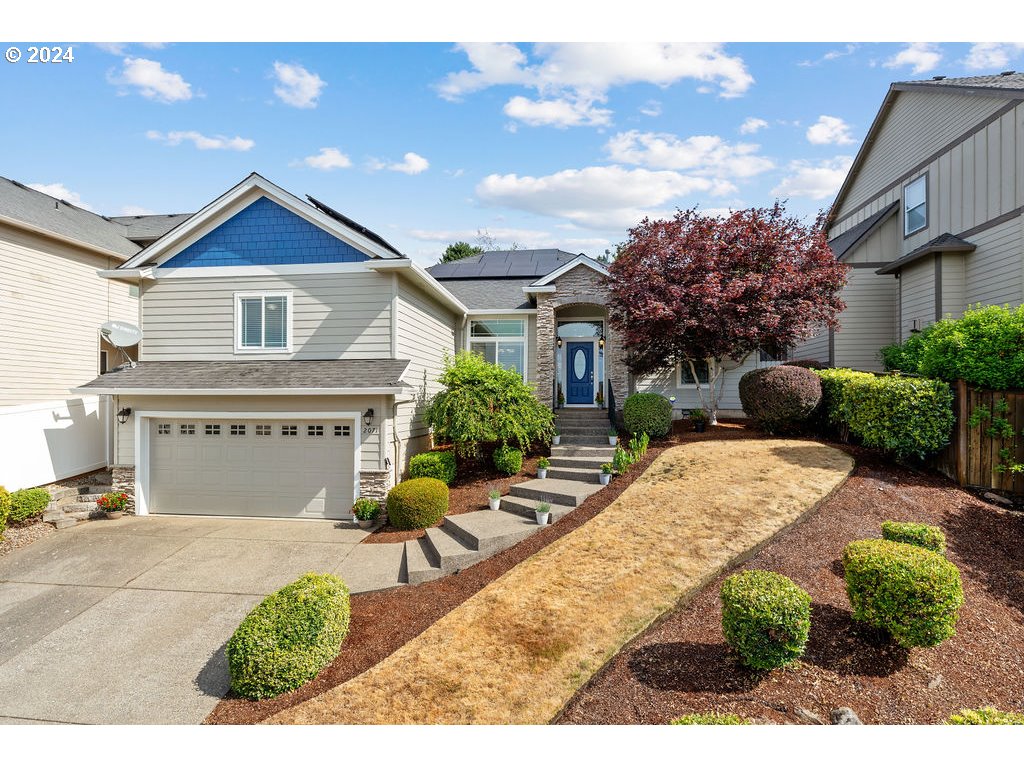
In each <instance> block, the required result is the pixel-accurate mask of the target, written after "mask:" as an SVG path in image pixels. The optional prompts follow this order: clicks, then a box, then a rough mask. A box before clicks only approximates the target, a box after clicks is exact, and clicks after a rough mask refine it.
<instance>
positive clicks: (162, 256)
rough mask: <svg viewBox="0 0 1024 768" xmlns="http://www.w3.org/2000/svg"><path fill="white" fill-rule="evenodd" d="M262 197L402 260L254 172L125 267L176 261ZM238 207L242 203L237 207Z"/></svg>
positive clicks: (363, 247)
mask: <svg viewBox="0 0 1024 768" xmlns="http://www.w3.org/2000/svg"><path fill="white" fill-rule="evenodd" d="M250 193H253V194H250ZM247 197H251V198H252V200H247ZM259 197H267V198H269V199H270V200H272V201H273V202H275V203H278V204H279V205H281V206H282V207H284V208H287V209H288V210H289V211H291V212H292V213H294V214H295V215H297V216H301V217H302V218H303V219H305V220H306V221H308V222H309V223H310V224H313V225H315V226H318V227H320V228H321V229H323V230H326V231H327V232H330V233H331V234H333V235H335V236H336V237H338V239H340V240H342V241H343V242H346V243H348V244H349V245H351V246H352V247H353V248H356V249H358V250H360V251H362V252H363V253H365V254H367V255H368V256H372V257H377V258H382V259H394V258H398V257H397V255H396V254H395V253H393V252H391V251H390V250H388V249H386V248H383V247H382V246H380V245H378V244H377V243H375V242H373V241H372V240H370V239H369V238H368V237H366V236H364V235H362V234H360V233H359V232H357V231H356V230H354V229H351V228H350V227H347V226H345V225H344V224H342V223H341V222H340V221H338V220H337V219H334V218H332V217H331V216H328V215H327V214H325V213H323V212H322V211H320V210H319V209H318V208H315V207H313V206H312V205H311V204H309V203H305V202H303V201H302V200H300V199H299V198H297V197H296V196H295V195H293V194H292V193H291V192H288V191H287V190H285V189H282V188H281V187H279V186H277V185H276V184H274V183H273V182H271V181H268V180H267V179H265V178H263V177H262V176H260V175H259V174H257V173H252V174H250V175H249V176H248V177H246V178H245V179H243V180H242V181H241V182H239V183H238V184H236V185H235V186H234V187H232V188H231V189H229V190H228V191H227V192H225V193H224V194H223V195H221V196H220V197H218V198H217V199H216V200H214V201H213V202H211V203H209V204H208V205H207V206H206V207H205V208H203V209H202V210H201V211H199V212H198V213H195V214H194V215H193V216H192V217H191V218H188V219H186V220H185V221H184V222H182V223H181V224H179V225H178V226H177V227H175V228H174V229H172V230H171V231H170V232H168V233H167V234H166V235H164V236H163V237H161V238H159V239H157V240H156V241H154V242H153V243H150V244H149V245H148V246H146V247H145V248H143V249H142V250H141V251H139V253H137V254H136V255H135V256H133V257H131V258H130V259H129V260H128V261H126V262H125V264H124V266H125V267H128V268H133V267H137V266H139V265H140V264H144V263H146V262H147V261H149V260H151V259H154V258H155V259H157V260H158V263H163V262H165V261H167V260H168V259H170V258H173V256H174V255H175V254H177V253H179V252H180V251H181V250H183V249H184V248H186V247H188V245H190V244H191V242H195V240H197V239H199V237H201V236H202V235H203V234H206V233H207V232H208V231H209V230H210V229H212V228H214V227H216V226H218V225H219V224H221V223H223V221H226V220H227V219H229V218H231V217H232V216H234V215H235V214H236V213H238V212H239V211H241V210H242V209H243V208H245V207H247V206H248V205H249V204H250V203H252V202H255V201H256V200H257V199H258V198H259ZM236 204H238V205H237V207H236ZM197 233H199V235H198V237H196V234H197Z"/></svg>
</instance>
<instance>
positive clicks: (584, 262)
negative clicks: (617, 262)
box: [523, 253, 608, 290]
mask: <svg viewBox="0 0 1024 768" xmlns="http://www.w3.org/2000/svg"><path fill="white" fill-rule="evenodd" d="M579 266H584V267H590V268H591V269H592V270H594V271H595V272H599V273H601V274H602V275H604V276H605V277H607V276H608V270H607V269H605V268H604V267H602V266H601V265H599V264H597V263H596V262H595V261H594V260H593V259H588V258H587V257H586V256H584V255H583V254H582V253H581V254H580V255H579V256H577V257H576V258H575V259H573V260H572V261H570V262H567V263H565V264H563V265H562V266H560V267H559V268H558V269H556V270H554V271H553V272H548V273H547V274H546V275H544V277H542V278H541V279H540V280H537V281H536V282H534V283H532V284H530V285H528V286H527V288H537V287H540V286H542V285H548V284H549V283H551V282H553V281H555V280H557V279H558V278H560V277H561V276H562V275H564V274H565V273H566V272H569V271H570V270H573V269H575V268H576V267H579ZM523 290H526V288H524V289H523Z"/></svg>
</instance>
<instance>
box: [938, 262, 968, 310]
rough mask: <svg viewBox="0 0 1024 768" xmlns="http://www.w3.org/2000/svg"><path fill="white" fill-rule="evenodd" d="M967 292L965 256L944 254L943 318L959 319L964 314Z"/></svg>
mask: <svg viewBox="0 0 1024 768" xmlns="http://www.w3.org/2000/svg"><path fill="white" fill-rule="evenodd" d="M966 290H967V285H966V280H965V270H964V257H963V254H959V253H944V254H943V255H942V317H953V318H958V317H960V316H961V315H962V314H963V311H964V308H965V299H964V296H965V295H966Z"/></svg>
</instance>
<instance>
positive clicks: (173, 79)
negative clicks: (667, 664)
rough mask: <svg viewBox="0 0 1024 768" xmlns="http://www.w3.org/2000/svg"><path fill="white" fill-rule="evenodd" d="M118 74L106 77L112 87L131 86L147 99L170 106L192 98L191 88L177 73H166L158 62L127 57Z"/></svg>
mask: <svg viewBox="0 0 1024 768" xmlns="http://www.w3.org/2000/svg"><path fill="white" fill-rule="evenodd" d="M123 65H124V66H123V68H122V70H121V72H120V73H119V74H116V75H115V74H111V75H108V77H107V79H108V80H109V81H110V82H111V83H113V84H114V85H121V86H131V87H133V88H136V89H138V91H139V93H140V94H142V95H143V96H144V97H146V98H147V99H152V100H153V101H162V102H164V103H167V104H170V103H171V102H174V101H188V100H189V99H191V98H192V86H191V85H190V84H189V83H187V82H185V78H183V77H182V76H181V75H179V74H178V73H177V72H168V71H167V70H166V69H164V67H163V65H162V64H161V63H160V62H159V61H153V60H151V59H140V58H133V57H131V56H127V57H125V59H124V62H123Z"/></svg>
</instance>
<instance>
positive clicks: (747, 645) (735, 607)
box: [721, 571, 811, 669]
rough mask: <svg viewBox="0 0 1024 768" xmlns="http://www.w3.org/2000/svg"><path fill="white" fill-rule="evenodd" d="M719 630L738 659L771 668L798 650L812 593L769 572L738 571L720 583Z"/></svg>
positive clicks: (805, 633) (808, 619)
mask: <svg viewBox="0 0 1024 768" xmlns="http://www.w3.org/2000/svg"><path fill="white" fill-rule="evenodd" d="M721 597H722V632H723V633H724V634H725V639H726V641H727V642H728V643H729V645H730V646H731V647H732V649H733V650H734V651H736V653H738V654H739V655H740V658H741V659H742V660H743V663H744V664H745V665H746V666H748V667H751V668H753V669H775V668H776V667H781V666H783V665H785V664H788V663H789V662H791V661H793V660H794V659H797V658H799V657H800V656H802V655H803V652H804V648H805V647H806V645H807V638H808V636H809V635H810V632H811V596H810V595H808V594H807V593H806V592H804V591H803V590H802V589H800V587H798V586H797V585H796V584H794V583H793V582H792V581H791V580H790V579H787V578H786V577H785V576H782V575H781V574H778V573H772V572H771V571H743V572H742V573H737V574H735V575H733V576H730V577H729V578H727V579H726V580H725V582H724V583H723V584H722V592H721Z"/></svg>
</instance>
